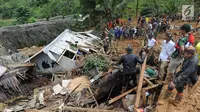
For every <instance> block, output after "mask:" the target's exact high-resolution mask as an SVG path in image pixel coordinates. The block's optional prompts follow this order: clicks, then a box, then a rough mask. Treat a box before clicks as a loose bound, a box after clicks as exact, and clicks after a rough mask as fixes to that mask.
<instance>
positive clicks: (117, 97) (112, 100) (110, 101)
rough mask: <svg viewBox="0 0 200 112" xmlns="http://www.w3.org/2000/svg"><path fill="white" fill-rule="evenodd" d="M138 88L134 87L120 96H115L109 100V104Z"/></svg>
mask: <svg viewBox="0 0 200 112" xmlns="http://www.w3.org/2000/svg"><path fill="white" fill-rule="evenodd" d="M136 89H137V87H135V88H132V89H130V90H128V91H126V92H124V93H123V94H121V95H119V96H116V97H115V98H113V99H111V100H109V102H108V105H110V104H112V103H113V102H115V101H117V100H119V99H121V98H123V97H124V96H126V95H127V94H129V93H131V92H133V91H134V90H136Z"/></svg>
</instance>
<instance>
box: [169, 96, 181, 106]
mask: <svg viewBox="0 0 200 112" xmlns="http://www.w3.org/2000/svg"><path fill="white" fill-rule="evenodd" d="M182 99H183V93H177V94H176V97H175V99H174V100H169V102H170V103H172V104H173V105H174V106H176V107H177V106H179V104H180V102H181V100H182Z"/></svg>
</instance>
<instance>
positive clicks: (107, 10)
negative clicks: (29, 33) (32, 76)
mask: <svg viewBox="0 0 200 112" xmlns="http://www.w3.org/2000/svg"><path fill="white" fill-rule="evenodd" d="M183 4H193V5H195V12H196V13H195V14H198V12H199V11H200V2H199V0H193V1H191V0H0V18H1V19H4V20H5V19H8V20H10V19H12V20H16V22H12V23H13V24H24V23H30V22H36V21H37V20H38V19H43V18H46V20H49V18H51V17H54V16H58V15H61V16H62V17H63V18H64V17H65V16H66V15H71V14H77V15H78V14H83V16H84V15H86V14H90V18H88V19H86V20H85V21H86V22H85V23H87V24H89V25H90V26H94V25H95V26H98V25H101V24H102V23H105V22H107V21H110V20H114V19H115V18H117V17H122V18H129V17H133V16H136V15H147V16H148V15H149V16H150V15H151V16H152V15H154V16H160V15H163V14H164V13H167V14H178V13H181V8H182V5H183ZM2 22H5V23H2ZM8 23H9V24H8ZM7 25H12V24H10V21H9V22H7V21H1V26H7ZM83 29H84V28H83Z"/></svg>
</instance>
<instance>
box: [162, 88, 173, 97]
mask: <svg viewBox="0 0 200 112" xmlns="http://www.w3.org/2000/svg"><path fill="white" fill-rule="evenodd" d="M172 91H173V90H167V91H166V92H165V96H164V99H167V98H169V97H170V96H171V95H172Z"/></svg>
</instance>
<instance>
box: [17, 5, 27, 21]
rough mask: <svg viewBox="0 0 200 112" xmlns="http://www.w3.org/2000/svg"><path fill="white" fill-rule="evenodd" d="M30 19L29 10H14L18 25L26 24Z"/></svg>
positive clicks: (21, 8)
mask: <svg viewBox="0 0 200 112" xmlns="http://www.w3.org/2000/svg"><path fill="white" fill-rule="evenodd" d="M30 17H31V12H30V9H29V8H27V7H19V8H18V9H17V10H16V18H17V21H18V22H19V23H23V24H24V23H27V22H28V20H29V18H30Z"/></svg>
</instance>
